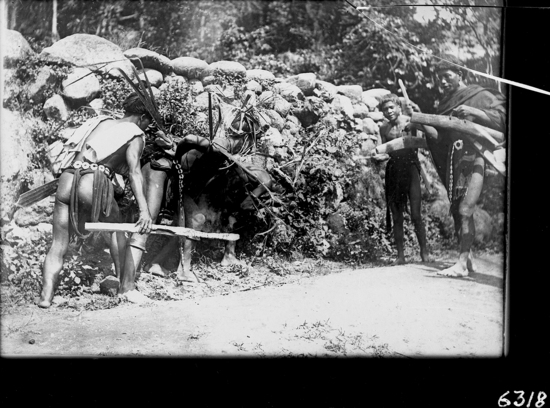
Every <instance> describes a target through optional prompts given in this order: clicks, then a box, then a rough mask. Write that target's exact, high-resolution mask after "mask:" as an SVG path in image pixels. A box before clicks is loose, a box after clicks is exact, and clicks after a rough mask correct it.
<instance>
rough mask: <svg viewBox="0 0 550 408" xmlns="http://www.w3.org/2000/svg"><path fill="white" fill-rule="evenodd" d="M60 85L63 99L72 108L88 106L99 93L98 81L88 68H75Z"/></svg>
mask: <svg viewBox="0 0 550 408" xmlns="http://www.w3.org/2000/svg"><path fill="white" fill-rule="evenodd" d="M61 85H62V89H63V91H62V92H63V97H64V98H65V100H66V101H67V102H68V103H69V105H70V106H72V107H73V108H77V107H79V106H82V105H86V104H88V102H91V101H92V100H93V99H95V98H96V97H97V96H99V94H100V93H101V85H100V83H99V80H98V79H97V77H96V76H95V75H94V74H93V73H92V71H90V70H89V69H88V68H75V69H74V70H73V71H72V72H71V73H70V74H69V75H68V76H67V78H66V79H65V80H64V81H63V82H62V84H61Z"/></svg>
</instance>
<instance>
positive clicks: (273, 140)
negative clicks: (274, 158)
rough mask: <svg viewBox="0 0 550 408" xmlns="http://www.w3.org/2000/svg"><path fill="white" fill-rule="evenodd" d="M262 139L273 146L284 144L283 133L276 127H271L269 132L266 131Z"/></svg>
mask: <svg viewBox="0 0 550 408" xmlns="http://www.w3.org/2000/svg"><path fill="white" fill-rule="evenodd" d="M262 140H263V141H264V142H265V143H267V144H270V145H271V146H282V145H283V135H281V132H279V131H278V130H277V129H276V128H274V127H270V128H269V129H268V130H267V132H265V135H264V137H263V138H262Z"/></svg>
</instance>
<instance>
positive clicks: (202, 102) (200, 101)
mask: <svg viewBox="0 0 550 408" xmlns="http://www.w3.org/2000/svg"><path fill="white" fill-rule="evenodd" d="M195 105H196V106H198V107H202V108H208V92H203V93H201V94H199V95H197V97H196V98H195Z"/></svg>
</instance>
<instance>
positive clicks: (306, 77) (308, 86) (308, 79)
mask: <svg viewBox="0 0 550 408" xmlns="http://www.w3.org/2000/svg"><path fill="white" fill-rule="evenodd" d="M316 80H317V75H315V74H314V73H305V74H298V75H294V76H291V77H288V78H287V79H286V82H288V83H289V84H292V85H295V86H297V87H298V88H300V90H301V91H302V93H303V94H304V96H312V95H313V90H314V89H315V81H316Z"/></svg>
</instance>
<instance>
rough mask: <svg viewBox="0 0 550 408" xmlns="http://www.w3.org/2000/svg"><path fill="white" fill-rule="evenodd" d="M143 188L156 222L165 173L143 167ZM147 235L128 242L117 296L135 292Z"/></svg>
mask: <svg viewBox="0 0 550 408" xmlns="http://www.w3.org/2000/svg"><path fill="white" fill-rule="evenodd" d="M142 171H143V179H144V183H143V187H144V189H145V199H146V200H147V206H148V207H149V214H150V215H151V218H152V220H153V224H154V223H155V222H156V220H157V217H158V214H159V212H160V206H161V204H162V195H163V193H164V181H165V180H166V173H165V172H164V171H155V170H152V169H151V165H150V163H147V164H146V165H145V166H143V170H142ZM148 237H149V235H148V234H132V237H131V238H130V242H129V243H128V246H127V247H126V254H125V259H124V266H123V268H122V274H121V278H120V289H119V294H125V293H126V292H129V291H132V290H135V288H136V285H135V277H136V272H137V269H138V268H139V265H140V262H141V258H142V256H143V252H144V251H145V244H146V243H147V238H148Z"/></svg>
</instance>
